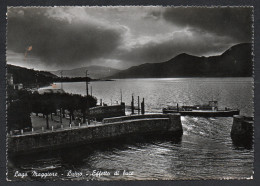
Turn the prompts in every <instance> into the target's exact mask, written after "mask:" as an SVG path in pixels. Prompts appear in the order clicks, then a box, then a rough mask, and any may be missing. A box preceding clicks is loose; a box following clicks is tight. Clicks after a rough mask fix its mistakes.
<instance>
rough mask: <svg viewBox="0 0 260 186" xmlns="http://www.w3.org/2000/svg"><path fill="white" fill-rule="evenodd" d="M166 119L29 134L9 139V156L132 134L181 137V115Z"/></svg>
mask: <svg viewBox="0 0 260 186" xmlns="http://www.w3.org/2000/svg"><path fill="white" fill-rule="evenodd" d="M166 116H168V117H167V118H143V119H135V120H126V121H121V122H114V123H105V124H101V125H96V126H95V125H92V126H88V127H81V128H75V129H65V130H62V131H54V132H45V133H38V134H27V135H18V136H9V137H8V151H9V152H10V153H29V152H33V151H41V150H46V149H57V148H63V147H68V146H74V145H79V144H82V143H92V142H97V141H105V140H109V139H112V138H114V137H123V136H126V135H130V134H136V135H140V134H142V135H143V134H151V133H152V134H154V133H159V134H162V135H164V134H171V135H172V136H173V137H174V135H175V136H180V135H182V124H181V120H180V115H179V114H169V115H166Z"/></svg>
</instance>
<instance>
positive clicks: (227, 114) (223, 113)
mask: <svg viewBox="0 0 260 186" xmlns="http://www.w3.org/2000/svg"><path fill="white" fill-rule="evenodd" d="M239 112H240V111H239V110H228V111H177V110H169V109H163V113H164V114H168V113H180V114H181V115H182V116H198V117H232V116H233V115H239Z"/></svg>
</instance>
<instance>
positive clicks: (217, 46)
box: [117, 29, 237, 66]
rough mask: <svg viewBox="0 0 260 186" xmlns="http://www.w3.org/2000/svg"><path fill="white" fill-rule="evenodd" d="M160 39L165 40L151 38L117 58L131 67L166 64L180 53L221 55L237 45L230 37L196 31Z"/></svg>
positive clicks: (183, 32) (185, 31)
mask: <svg viewBox="0 0 260 186" xmlns="http://www.w3.org/2000/svg"><path fill="white" fill-rule="evenodd" d="M160 37H163V38H159V36H157V38H159V39H157V40H158V41H156V40H153V39H152V38H151V41H149V42H147V43H145V44H136V45H135V46H134V47H133V48H132V49H131V50H127V51H125V52H121V53H119V55H118V56H117V57H118V58H120V59H121V60H123V61H128V63H129V65H128V66H131V64H134V65H138V64H140V63H158V62H164V61H167V60H169V59H171V58H173V57H175V56H176V55H178V54H180V53H187V54H190V55H195V56H212V55H219V54H221V53H223V52H224V51H225V50H227V49H228V48H229V47H231V46H233V45H234V44H237V43H234V41H233V40H232V39H230V38H229V37H225V36H216V35H214V34H209V33H202V32H200V31H198V30H196V29H188V30H184V31H180V32H177V33H175V34H172V35H169V36H165V35H162V36H160ZM155 38H156V36H155Z"/></svg>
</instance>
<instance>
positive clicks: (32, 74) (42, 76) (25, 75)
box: [7, 64, 57, 85]
mask: <svg viewBox="0 0 260 186" xmlns="http://www.w3.org/2000/svg"><path fill="white" fill-rule="evenodd" d="M7 73H10V74H12V75H13V80H14V83H15V84H16V83H23V84H25V85H26V84H27V85H29V84H34V83H36V81H37V83H39V84H45V83H50V82H52V81H53V79H55V78H57V76H56V75H53V74H52V73H50V72H47V71H37V70H33V69H27V68H24V67H19V66H14V65H10V64H8V65H7Z"/></svg>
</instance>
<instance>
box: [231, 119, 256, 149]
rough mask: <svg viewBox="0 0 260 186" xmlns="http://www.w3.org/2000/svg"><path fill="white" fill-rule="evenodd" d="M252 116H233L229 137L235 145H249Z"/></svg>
mask: <svg viewBox="0 0 260 186" xmlns="http://www.w3.org/2000/svg"><path fill="white" fill-rule="evenodd" d="M253 124H254V121H253V117H245V116H240V115H235V116H233V125H232V129H231V138H232V141H233V143H234V144H236V145H239V146H240V145H250V144H251V143H252V140H253Z"/></svg>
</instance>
